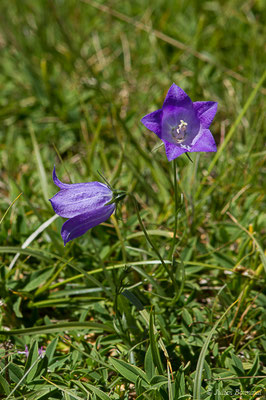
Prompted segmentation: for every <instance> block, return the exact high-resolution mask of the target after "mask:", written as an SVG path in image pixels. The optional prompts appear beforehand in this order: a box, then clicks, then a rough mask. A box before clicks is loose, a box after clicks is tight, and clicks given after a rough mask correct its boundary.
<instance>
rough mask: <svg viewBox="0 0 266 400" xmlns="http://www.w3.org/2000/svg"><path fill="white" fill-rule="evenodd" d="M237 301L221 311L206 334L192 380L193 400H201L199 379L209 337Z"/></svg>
mask: <svg viewBox="0 0 266 400" xmlns="http://www.w3.org/2000/svg"><path fill="white" fill-rule="evenodd" d="M237 302H238V299H237V300H236V301H235V302H234V303H233V304H231V305H230V307H228V308H227V310H226V311H225V312H224V313H223V315H222V316H221V317H220V318H219V319H218V321H216V323H215V325H214V326H213V328H212V329H211V331H210V333H209V334H208V336H207V338H206V341H205V343H204V345H203V347H202V350H201V352H200V355H199V359H198V363H197V368H196V374H195V380H194V388H193V400H201V379H202V372H203V366H204V361H205V357H206V354H207V350H208V346H209V343H210V341H211V338H212V336H213V334H214V332H215V330H216V328H217V326H218V325H219V324H220V322H221V321H222V320H223V319H224V317H225V316H226V315H227V314H228V312H229V311H230V310H231V308H232V307H234V305H235V304H236V303H237Z"/></svg>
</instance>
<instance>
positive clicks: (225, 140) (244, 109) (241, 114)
mask: <svg viewBox="0 0 266 400" xmlns="http://www.w3.org/2000/svg"><path fill="white" fill-rule="evenodd" d="M265 78H266V70H265V71H264V73H263V74H262V77H261V78H260V80H259V82H258V83H257V85H256V86H255V88H254V89H253V90H252V92H251V94H250V96H249V97H248V99H247V101H246V103H245V105H244V107H243V108H242V110H241V112H240V113H239V114H238V116H237V118H236V120H235V122H234V123H233V125H232V126H231V129H230V130H229V132H228V134H227V135H226V137H225V139H224V141H223V143H222V145H221V146H220V147H219V149H218V151H217V153H216V154H215V156H214V158H213V160H212V162H211V163H210V165H209V168H208V174H207V175H205V176H204V178H203V180H202V182H201V185H200V186H199V190H198V192H197V194H196V197H198V196H199V194H200V192H201V188H202V187H203V185H204V183H205V182H206V180H207V177H208V175H210V173H211V171H212V169H213V167H214V165H215V164H216V162H217V161H218V160H219V158H220V156H221V154H222V152H223V151H224V149H225V147H226V146H227V144H228V142H229V141H230V140H231V138H232V136H233V134H234V133H235V131H236V128H237V127H238V125H239V124H240V122H241V120H242V118H243V117H244V115H245V114H246V112H247V110H248V108H249V106H250V105H251V103H252V101H253V100H254V98H255V96H256V94H257V93H258V91H259V89H260V87H261V86H262V84H263V82H264V80H265Z"/></svg>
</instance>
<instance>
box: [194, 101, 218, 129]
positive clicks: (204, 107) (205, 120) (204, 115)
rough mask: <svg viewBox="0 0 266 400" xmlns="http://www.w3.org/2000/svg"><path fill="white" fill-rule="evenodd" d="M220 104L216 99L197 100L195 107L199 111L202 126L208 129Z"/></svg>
mask: <svg viewBox="0 0 266 400" xmlns="http://www.w3.org/2000/svg"><path fill="white" fill-rule="evenodd" d="M217 106H218V104H217V103H216V102H215V101H196V102H195V103H193V108H194V110H195V111H196V113H197V116H198V118H199V120H200V123H201V126H202V127H203V128H206V129H208V128H209V126H210V125H211V123H212V120H213V118H214V116H215V114H216V111H217Z"/></svg>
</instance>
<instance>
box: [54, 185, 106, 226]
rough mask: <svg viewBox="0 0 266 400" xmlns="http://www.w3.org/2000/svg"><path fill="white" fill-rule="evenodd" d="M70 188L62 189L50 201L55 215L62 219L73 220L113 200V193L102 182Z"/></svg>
mask: <svg viewBox="0 0 266 400" xmlns="http://www.w3.org/2000/svg"><path fill="white" fill-rule="evenodd" d="M69 186H70V187H71V188H70V189H62V190H60V191H59V192H58V193H56V194H55V195H54V196H53V197H52V198H51V199H50V202H51V204H52V207H53V209H54V211H55V213H56V214H58V215H60V217H64V218H72V217H75V216H76V215H79V214H84V213H87V212H89V211H93V210H95V209H96V208H99V207H102V206H104V205H105V204H106V203H108V202H109V201H110V200H112V191H111V190H110V189H109V188H108V187H107V186H105V185H104V186H102V184H101V183H100V182H88V183H80V184H78V186H75V185H74V184H73V185H69Z"/></svg>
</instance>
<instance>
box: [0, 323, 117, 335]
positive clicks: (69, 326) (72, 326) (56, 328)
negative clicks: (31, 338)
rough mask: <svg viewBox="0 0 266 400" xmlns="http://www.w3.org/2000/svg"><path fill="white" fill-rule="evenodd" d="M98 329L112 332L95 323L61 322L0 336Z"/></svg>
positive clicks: (110, 328) (2, 333)
mask: <svg viewBox="0 0 266 400" xmlns="http://www.w3.org/2000/svg"><path fill="white" fill-rule="evenodd" d="M90 328H91V329H100V330H103V331H106V332H114V329H113V328H112V327H111V326H108V325H105V324H100V323H97V322H63V323H59V324H51V325H42V326H37V327H33V328H25V329H13V330H10V331H4V330H1V331H0V335H4V336H15V335H42V334H43V333H50V332H66V331H74V330H78V329H90Z"/></svg>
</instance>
